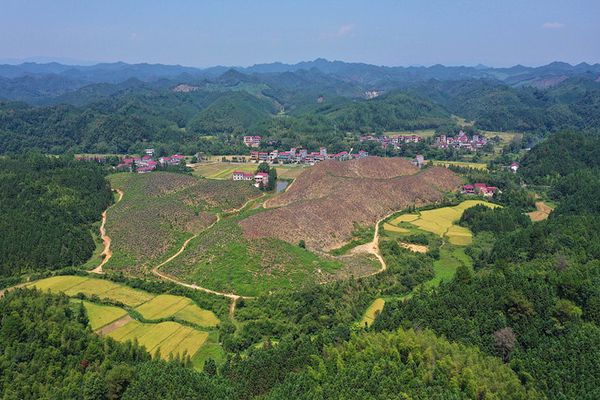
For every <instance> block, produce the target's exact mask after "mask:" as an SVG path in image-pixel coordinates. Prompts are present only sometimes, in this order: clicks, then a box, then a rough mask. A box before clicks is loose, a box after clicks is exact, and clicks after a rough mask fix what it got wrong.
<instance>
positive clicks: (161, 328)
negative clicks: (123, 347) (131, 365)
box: [108, 320, 208, 359]
mask: <svg viewBox="0 0 600 400" xmlns="http://www.w3.org/2000/svg"><path fill="white" fill-rule="evenodd" d="M108 336H109V337H112V338H113V339H115V340H118V341H121V342H125V341H128V340H134V339H136V340H137V341H138V343H139V344H140V345H142V346H144V347H146V350H148V352H150V353H151V354H154V353H155V352H156V351H157V350H159V351H160V355H161V357H162V358H164V359H167V358H169V356H170V355H172V356H175V355H176V354H179V355H180V356H183V355H184V354H187V355H189V356H190V357H193V356H194V355H195V354H196V352H197V351H198V350H199V349H200V347H202V345H203V344H204V343H205V342H206V340H207V339H208V333H207V332H202V331H198V330H196V329H193V328H190V327H188V326H184V325H181V324H179V323H177V322H171V321H168V322H161V323H158V324H146V323H142V322H138V321H135V320H133V321H130V322H128V323H127V324H125V325H124V326H122V327H120V328H117V329H115V330H114V331H112V332H110V333H109V334H108Z"/></svg>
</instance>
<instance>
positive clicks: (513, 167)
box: [510, 162, 519, 174]
mask: <svg viewBox="0 0 600 400" xmlns="http://www.w3.org/2000/svg"><path fill="white" fill-rule="evenodd" d="M510 170H511V171H512V173H513V174H516V173H517V171H518V170H519V163H518V162H513V163H512V164H510Z"/></svg>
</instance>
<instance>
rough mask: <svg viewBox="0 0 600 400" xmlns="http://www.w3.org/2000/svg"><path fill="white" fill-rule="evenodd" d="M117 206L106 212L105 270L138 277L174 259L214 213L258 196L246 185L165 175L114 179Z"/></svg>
mask: <svg viewBox="0 0 600 400" xmlns="http://www.w3.org/2000/svg"><path fill="white" fill-rule="evenodd" d="M109 179H110V181H111V185H112V186H113V188H118V189H120V190H123V191H124V193H125V194H124V196H123V199H122V201H120V202H119V203H118V204H115V206H114V207H112V208H111V210H110V211H109V212H108V219H107V224H106V231H107V234H108V235H109V236H110V237H111V239H112V244H111V249H112V251H113V256H112V257H111V259H110V260H109V261H108V262H107V264H106V265H105V266H104V268H105V269H108V270H110V269H113V270H123V271H126V272H128V273H132V274H143V273H145V272H146V271H147V269H148V267H149V266H152V265H156V264H157V263H158V262H160V261H161V260H164V259H166V258H167V257H168V256H170V255H171V254H173V253H174V252H175V251H176V250H177V249H178V248H179V247H180V246H181V244H182V243H183V242H184V241H185V240H186V239H187V238H189V237H190V236H191V235H193V234H196V233H198V232H200V231H201V230H203V229H205V228H206V227H207V226H209V225H210V224H212V223H213V222H214V221H215V220H216V215H215V214H216V213H219V212H222V211H226V210H231V209H234V208H237V207H240V206H241V205H243V204H244V203H245V202H246V201H247V200H248V199H249V198H252V197H258V196H259V195H260V192H259V191H258V189H256V188H255V187H253V186H252V185H251V184H249V183H248V182H233V181H216V180H208V179H199V178H196V177H193V176H189V175H183V174H174V173H166V172H155V173H152V174H130V173H124V174H114V175H111V176H110V177H109Z"/></svg>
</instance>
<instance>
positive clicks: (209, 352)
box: [192, 331, 226, 370]
mask: <svg viewBox="0 0 600 400" xmlns="http://www.w3.org/2000/svg"><path fill="white" fill-rule="evenodd" d="M209 358H211V359H213V360H215V362H216V363H217V364H222V363H223V362H224V361H225V358H226V356H225V351H224V350H223V347H222V346H221V345H220V344H219V333H218V332H217V331H212V332H209V333H208V338H207V339H206V342H204V345H203V346H202V347H200V349H199V350H198V351H197V352H196V354H194V356H193V357H192V364H193V365H194V368H196V369H198V370H201V369H202V368H203V367H204V363H205V362H206V360H208V359H209Z"/></svg>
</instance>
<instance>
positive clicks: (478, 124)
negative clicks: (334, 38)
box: [0, 61, 600, 154]
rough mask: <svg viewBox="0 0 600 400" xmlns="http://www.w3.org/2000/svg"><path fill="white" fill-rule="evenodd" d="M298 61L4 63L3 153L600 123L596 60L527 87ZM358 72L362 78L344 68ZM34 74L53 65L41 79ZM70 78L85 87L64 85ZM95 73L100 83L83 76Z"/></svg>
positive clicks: (195, 147) (479, 77)
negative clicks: (285, 64) (456, 125)
mask: <svg viewBox="0 0 600 400" xmlns="http://www.w3.org/2000/svg"><path fill="white" fill-rule="evenodd" d="M303 66H304V67H307V68H308V67H309V66H310V69H304V68H291V69H290V70H285V71H277V69H278V68H275V66H274V68H273V71H271V69H270V68H266V69H265V68H257V69H256V70H252V69H225V70H219V74H213V73H212V72H216V71H217V70H211V71H212V72H211V73H208V72H206V71H204V72H202V73H195V72H194V71H195V70H186V69H185V68H184V69H181V70H179V69H177V68H165V69H164V70H163V69H161V68H158V67H156V68H157V69H155V70H153V69H152V68H153V67H152V66H137V67H136V68H131V69H123V70H122V69H121V67H122V66H120V65H114V66H112V65H111V66H110V68H109V66H102V67H98V69H93V68H92V69H81V70H78V69H77V68H75V72H76V71H79V72H78V73H75V72H73V71H71V70H68V69H61V68H59V67H57V66H49V67H48V68H47V69H44V68H41V67H39V66H28V67H27V68H24V67H23V68H19V67H14V66H11V68H4V74H5V75H6V76H10V78H9V77H7V78H2V77H0V99H5V101H0V154H4V153H10V152H20V151H23V150H29V149H35V150H39V151H41V152H45V153H53V154H62V153H65V152H67V151H73V152H90V153H127V152H130V153H139V152H140V151H141V150H142V149H143V148H146V147H155V148H162V149H163V150H164V152H165V153H168V152H185V153H188V154H192V153H195V152H198V151H201V152H206V153H212V154H223V153H224V152H226V153H228V154H239V153H240V152H241V153H243V152H245V151H246V150H247V149H246V148H245V147H243V145H242V141H241V137H242V136H243V135H245V134H256V135H261V136H263V137H264V138H265V139H267V140H266V141H265V142H268V141H271V142H273V143H280V144H286V145H287V144H288V143H290V142H293V143H291V145H292V146H299V145H304V146H317V147H318V146H320V145H325V146H327V147H330V148H331V150H333V151H339V150H341V149H342V148H343V149H348V148H349V147H353V146H355V145H356V144H357V139H358V135H359V134H361V133H365V132H382V131H390V130H391V131H394V130H411V129H423V128H427V129H429V128H433V129H435V128H438V127H440V126H448V124H451V123H452V121H451V119H450V116H451V115H457V116H459V117H463V118H465V119H467V120H469V121H473V122H474V124H475V128H479V129H485V130H491V131H518V132H531V133H533V134H536V135H543V134H546V133H553V132H558V131H561V130H565V129H576V130H579V131H584V132H594V131H598V129H599V128H598V127H599V126H600V78H599V77H600V72H595V71H596V66H588V67H585V66H576V67H567V66H564V65H562V66H561V65H554V66H552V67H550V66H549V67H548V68H546V69H540V70H538V69H535V71H537V72H539V73H540V74H541V75H540V76H539V78H540V79H542V78H543V77H546V78H544V79H546V80H545V81H544V82H546V84H544V85H534V84H533V83H532V82H533V81H532V79H533V80H535V79H534V78H531V77H529V78H527V82H526V83H524V84H522V85H517V84H515V83H514V82H507V78H506V77H507V76H513V75H514V74H515V73H516V72H515V71H517V70H518V71H520V73H521V74H523V76H529V75H528V74H529V73H532V74H534V77H535V76H537V75H535V74H536V73H537V72H536V73H534V72H535V71H533V70H531V71H530V70H528V69H525V70H522V69H516V70H511V71H508V72H507V71H503V72H502V73H499V72H498V71H496V70H494V71H496V72H494V73H493V74H492V73H490V72H489V70H482V69H476V70H475V71H477V73H473V74H470V73H467V72H468V71H471V72H472V70H471V69H468V68H466V69H465V68H458V67H456V68H454V67H453V68H447V67H441V66H436V67H431V68H426V69H419V68H417V69H406V71H412V72H411V73H414V74H417V71H421V72H422V71H428V73H427V74H424V75H420V74H417V75H415V78H414V79H412V80H411V79H404V78H403V79H398V76H397V75H395V73H394V72H393V71H396V70H394V69H389V70H388V69H379V67H377V68H375V69H372V68H371V67H372V66H371V67H369V66H365V65H353V66H352V67H350V66H348V68H341V66H340V65H338V64H336V63H328V62H322V61H319V62H315V63H314V65H313V64H303ZM334 66H335V68H333V67H334ZM338 67H339V68H338ZM105 68H108V70H111V71H113V70H114V71H115V72H114V73H115V76H118V75H119V73H120V72H119V71H121V72H123V71H126V72H123V74H124V75H123V79H117V78H115V79H114V80H107V78H106V76H107V74H108V72H107V71H108V70H105ZM123 68H124V67H123ZM148 68H149V69H150V70H153V71H155V72H156V74H154V75H153V74H151V73H149V72H148V71H146V70H147V69H148ZM355 68H356V69H357V71H363V70H364V71H363V72H364V73H365V74H366V75H351V74H349V72H348V71H353V70H354V69H355ZM2 70H3V69H2V68H0V75H1V74H2V72H1V71H2ZM7 71H8V72H7ZM41 71H46V72H48V71H54V72H48V73H51V74H52V75H51V76H50V77H49V78H48V79H45V78H43V75H40V74H43V72H41ZM81 71H85V73H83V72H81ZM139 71H145V72H143V73H142V72H139ZM161 71H162V72H161ZM165 71H167V72H165ZM175 71H179V72H180V73H175ZM384 71H387V73H384ZM482 71H488V72H482ZM527 71H529V72H527ZM532 71H533V72H532ZM434 72H435V73H434ZM357 73H358V72H357ZM559 73H560V74H561V75H556V74H559ZM70 74H73V75H75V76H77V77H78V79H83V81H81V80H80V81H78V82H80V83H81V82H85V84H73V82H72V81H69V79H70V78H68V77H69V76H71V75H70ZM94 74H98V78H97V81H94V80H91V81H90V79H91V78H89V77H90V76H96V75H94ZM548 74H549V75H550V76H551V77H550V78H548V77H547V75H548ZM138 75H139V76H138ZM402 76H404V75H402ZM557 76H558V77H560V79H554V78H556V77H557ZM513 77H514V76H513ZM552 77H554V78H552ZM125 78H127V79H125ZM563 78H564V79H563ZM86 79H87V80H86ZM373 96H375V98H372V97H373ZM14 100H20V101H24V103H22V102H15V101H14ZM291 136H294V138H293V140H292V137H291ZM311 148H312V149H314V147H311Z"/></svg>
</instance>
